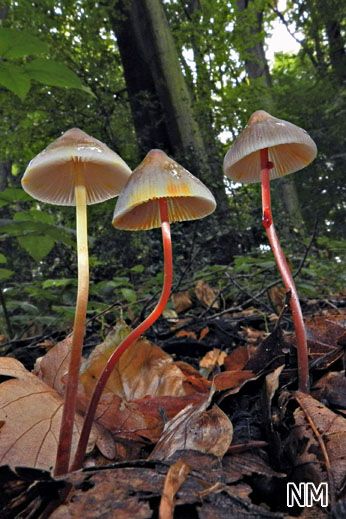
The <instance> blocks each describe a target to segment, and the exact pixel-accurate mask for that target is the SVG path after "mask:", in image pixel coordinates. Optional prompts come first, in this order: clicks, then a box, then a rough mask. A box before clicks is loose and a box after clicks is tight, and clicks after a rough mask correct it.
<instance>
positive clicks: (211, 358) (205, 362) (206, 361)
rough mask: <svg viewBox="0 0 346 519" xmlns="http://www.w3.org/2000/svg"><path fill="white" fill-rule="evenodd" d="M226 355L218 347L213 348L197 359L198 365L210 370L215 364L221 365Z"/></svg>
mask: <svg viewBox="0 0 346 519" xmlns="http://www.w3.org/2000/svg"><path fill="white" fill-rule="evenodd" d="M226 357H227V353H226V352H224V351H221V350H220V349H219V348H213V349H212V350H210V351H208V353H206V354H205V355H204V357H203V358H202V359H201V360H200V361H199V365H200V367H201V368H204V369H206V370H208V371H209V372H210V371H212V370H213V369H214V368H215V366H223V363H224V360H225V358H226Z"/></svg>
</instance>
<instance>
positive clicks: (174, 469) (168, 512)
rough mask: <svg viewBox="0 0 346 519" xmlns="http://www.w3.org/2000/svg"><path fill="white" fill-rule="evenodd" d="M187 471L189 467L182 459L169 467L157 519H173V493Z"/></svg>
mask: <svg viewBox="0 0 346 519" xmlns="http://www.w3.org/2000/svg"><path fill="white" fill-rule="evenodd" d="M189 472H190V467H189V465H187V463H185V461H183V460H178V461H176V462H175V463H174V464H173V465H171V466H170V467H169V470H168V472H167V475H166V478H165V484H164V486H163V491H162V497H161V502H160V509H159V519H173V514H174V504H175V503H174V502H175V495H176V493H177V492H178V490H179V488H180V487H181V485H182V484H183V483H184V482H185V481H186V478H187V476H188V475H189Z"/></svg>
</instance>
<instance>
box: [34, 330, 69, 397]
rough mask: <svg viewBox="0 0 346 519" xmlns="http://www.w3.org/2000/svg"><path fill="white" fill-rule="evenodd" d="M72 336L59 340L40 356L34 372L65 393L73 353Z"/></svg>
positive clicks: (59, 391) (58, 390)
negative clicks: (66, 377)
mask: <svg viewBox="0 0 346 519" xmlns="http://www.w3.org/2000/svg"><path fill="white" fill-rule="evenodd" d="M71 345H72V336H68V337H66V339H64V340H63V341H60V342H58V343H57V344H56V345H55V346H54V347H53V348H51V349H50V350H49V351H48V352H47V353H46V354H45V355H44V356H43V357H39V358H38V359H37V361H36V363H35V367H34V370H33V373H34V374H35V375H37V376H38V377H39V378H40V379H41V380H43V381H44V382H45V383H46V384H48V386H50V387H52V388H54V389H56V391H57V392H58V393H59V394H60V395H63V394H64V389H65V376H66V374H67V372H68V367H69V362H70V354H71Z"/></svg>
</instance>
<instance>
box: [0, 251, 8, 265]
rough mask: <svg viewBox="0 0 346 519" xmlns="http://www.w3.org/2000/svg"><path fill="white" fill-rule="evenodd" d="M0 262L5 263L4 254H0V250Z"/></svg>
mask: <svg viewBox="0 0 346 519" xmlns="http://www.w3.org/2000/svg"><path fill="white" fill-rule="evenodd" d="M0 263H2V264H4V263H7V258H6V256H5V255H4V254H1V252H0Z"/></svg>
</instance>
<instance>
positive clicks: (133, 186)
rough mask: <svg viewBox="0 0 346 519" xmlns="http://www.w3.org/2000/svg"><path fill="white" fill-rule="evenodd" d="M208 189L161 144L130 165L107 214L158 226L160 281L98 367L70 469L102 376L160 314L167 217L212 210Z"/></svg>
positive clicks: (167, 275)
mask: <svg viewBox="0 0 346 519" xmlns="http://www.w3.org/2000/svg"><path fill="white" fill-rule="evenodd" d="M215 207H216V202H215V199H214V197H213V195H212V194H211V192H210V191H209V189H208V188H207V187H206V186H205V185H204V184H202V182H201V181H200V180H198V179H197V178H196V177H194V176H193V175H192V174H191V173H189V171H187V170H186V169H184V168H183V167H182V166H180V165H179V164H178V163H177V162H175V161H174V160H173V159H171V158H170V157H168V156H167V155H166V154H165V153H164V152H163V151H161V150H151V151H150V152H149V153H148V154H147V156H146V157H145V158H144V160H143V161H142V162H141V164H140V165H139V166H138V167H137V168H136V169H135V170H134V172H133V173H132V175H131V177H130V178H129V180H128V182H127V184H126V186H125V187H124V189H123V191H122V192H121V194H120V196H119V198H118V201H117V205H116V208H115V211H114V216H113V225H114V227H117V228H118V229H124V230H130V231H138V230H147V229H153V228H155V227H161V231H162V241H163V252H164V283H163V288H162V292H161V297H160V299H159V301H158V303H157V305H156V306H155V308H154V310H153V311H152V312H151V314H150V315H149V316H148V317H147V318H146V319H145V320H144V321H143V322H142V323H141V324H140V325H139V326H137V328H135V329H134V330H133V331H132V332H131V333H130V334H129V335H128V336H127V337H126V339H124V341H123V342H122V343H121V344H120V345H119V346H118V348H117V349H116V350H115V352H114V353H113V354H112V356H111V357H110V358H109V360H108V361H107V363H106V366H105V368H104V370H103V372H102V373H101V375H100V377H99V379H98V381H97V383H96V386H95V389H94V392H93V395H92V397H91V401H90V403H89V406H88V409H87V413H86V417H85V420H84V425H83V429H82V432H81V435H80V439H79V445H78V447H77V452H76V457H75V460H74V462H73V466H72V469H74V470H76V469H78V468H80V467H81V465H82V462H83V459H84V455H85V451H86V446H87V442H88V438H89V434H90V430H91V426H92V423H93V419H94V416H95V412H96V408H97V405H98V402H99V399H100V397H101V394H102V391H103V389H104V387H105V385H106V383H107V380H108V378H109V376H110V374H111V373H112V371H113V369H114V367H115V365H116V363H117V361H118V360H119V358H120V357H121V355H122V354H123V353H124V351H125V350H126V349H127V348H128V347H129V346H131V344H133V343H134V342H135V341H136V340H137V339H138V338H139V337H140V336H141V335H142V334H143V333H144V332H145V331H146V330H147V329H148V328H149V327H150V326H151V325H152V324H153V323H154V322H155V321H156V320H157V319H158V318H159V317H160V315H161V314H162V312H163V310H164V308H165V306H166V304H167V301H168V299H169V296H170V292H171V287H172V279H173V261H172V243H171V232H170V223H171V222H181V221H184V220H195V219H198V218H203V217H205V216H207V215H208V214H210V213H212V212H213V211H214V210H215Z"/></svg>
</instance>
